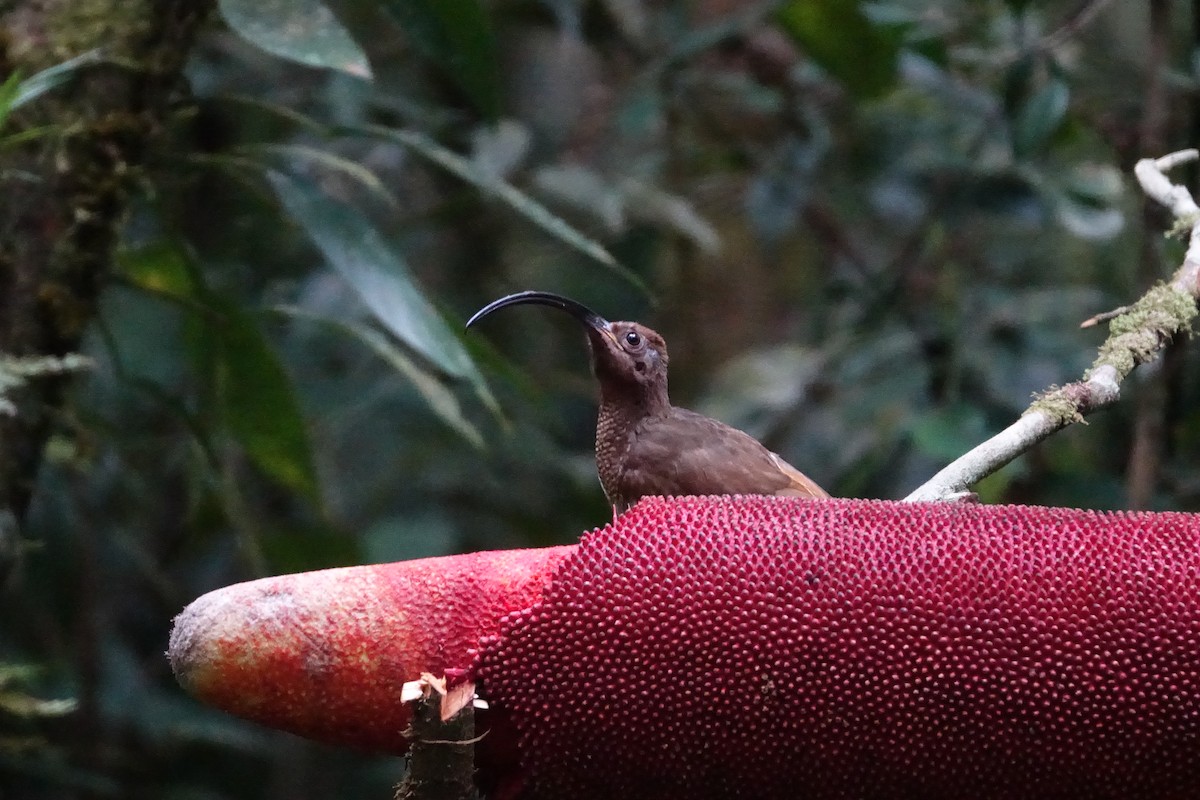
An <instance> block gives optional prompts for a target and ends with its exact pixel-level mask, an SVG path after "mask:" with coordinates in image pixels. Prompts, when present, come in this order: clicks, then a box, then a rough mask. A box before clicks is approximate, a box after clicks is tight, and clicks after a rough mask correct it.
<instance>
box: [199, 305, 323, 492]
mask: <svg viewBox="0 0 1200 800" xmlns="http://www.w3.org/2000/svg"><path fill="white" fill-rule="evenodd" d="M214 303H215V304H216V305H218V306H219V308H220V311H221V315H222V320H221V323H220V324H219V327H217V328H216V330H215V331H214V333H215V334H216V337H215V339H216V341H215V344H216V353H215V355H216V389H217V398H218V402H219V403H220V408H221V411H222V415H223V417H224V419H225V424H226V425H228V427H229V431H230V433H232V434H233V437H234V438H235V439H236V440H237V441H238V443H239V444H240V445H241V446H242V447H243V448H244V449H245V450H246V454H247V455H249V456H250V459H251V460H252V461H253V462H254V463H255V464H256V465H257V466H258V467H259V469H261V470H262V471H263V472H265V473H267V474H268V475H270V476H271V477H272V478H274V479H275V480H277V481H279V483H281V484H283V485H284V486H286V487H288V488H289V489H292V490H293V491H295V492H298V493H299V494H302V495H304V496H305V497H307V498H308V499H310V500H312V501H313V502H314V503H316V502H319V495H318V492H317V478H316V470H315V468H314V467H313V460H312V450H311V448H310V447H309V441H308V432H307V430H306V428H305V425H304V418H303V416H302V415H301V413H300V406H299V403H297V401H296V397H295V394H294V393H293V392H292V382H291V379H290V378H289V377H288V374H287V372H286V371H285V370H284V368H283V364H282V363H281V362H280V361H279V358H278V357H277V356H276V355H275V352H274V351H273V350H272V349H271V347H270V345H268V344H267V340H266V338H265V337H264V336H263V334H262V331H261V330H260V329H259V327H258V325H257V324H256V323H255V321H254V319H253V318H251V317H250V316H249V315H248V314H245V313H244V312H242V311H241V310H240V309H239V308H237V307H236V306H234V305H233V304H232V303H229V302H225V301H220V300H216V299H215V298H214Z"/></svg>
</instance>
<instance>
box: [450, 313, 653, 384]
mask: <svg viewBox="0 0 1200 800" xmlns="http://www.w3.org/2000/svg"><path fill="white" fill-rule="evenodd" d="M525 304H533V305H543V306H550V307H551V308H557V309H559V310H561V311H566V312H567V313H568V314H570V315H571V316H572V317H574V318H575V319H577V320H579V322H580V323H581V324H582V325H583V326H584V329H585V330H586V332H587V337H588V345H589V347H590V349H591V352H592V369H593V370H594V371H595V373H596V378H597V379H598V380H599V381H600V387H601V391H602V392H610V391H616V392H623V393H625V394H629V393H633V394H634V395H636V396H644V397H649V398H655V399H660V398H661V399H662V400H663V401H665V400H666V394H667V343H666V342H665V341H663V338H662V337H661V336H659V335H658V333H656V332H655V331H652V330H651V329H649V328H647V327H646V326H645V325H642V324H640V323H637V322H609V321H608V320H606V319H605V318H604V317H602V316H600V315H599V314H597V313H596V312H595V311H592V310H591V309H590V308H588V307H587V306H585V305H583V304H582V303H578V302H576V301H574V300H571V299H570V298H567V297H563V296H562V295H557V294H552V293H550V292H532V291H531V292H518V293H516V294H510V295H508V296H506V297H501V298H500V299H499V300H495V301H493V302H491V303H488V304H487V305H486V306H484V307H483V308H481V309H480V310H479V311H477V312H475V315H474V316H473V317H471V319H470V320H468V321H467V327H468V328H469V327H471V326H472V325H474V324H475V323H476V322H478V321H479V320H481V319H483V318H484V317H485V316H487V315H488V314H491V313H492V312H493V311H497V310H499V309H501V308H506V307H508V306H515V305H525Z"/></svg>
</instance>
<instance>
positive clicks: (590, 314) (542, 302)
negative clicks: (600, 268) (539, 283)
mask: <svg viewBox="0 0 1200 800" xmlns="http://www.w3.org/2000/svg"><path fill="white" fill-rule="evenodd" d="M519 305H538V306H550V307H551V308H557V309H561V310H563V311H565V312H567V313H568V314H570V315H571V316H573V317H575V319H577V320H579V321H580V322H582V323H583V324H584V325H587V326H588V327H589V328H595V329H597V330H599V329H601V328H607V327H608V320H606V319H605V318H604V317H602V316H600V315H599V314H597V313H596V312H595V311H592V310H591V309H590V308H588V307H587V306H585V305H583V304H582V303H577V302H575V301H574V300H572V299H570V298H569V297H563V296H562V295H561V294H553V293H551V292H533V291H528V292H517V293H516V294H510V295H507V296H505V297H501V298H500V299H499V300H493V301H492V302H490V303H488V304H487V305H486V306H484V307H483V308H481V309H479V310H478V311H476V312H475V314H474V316H472V317H471V318H470V319H469V320H467V327H468V328H469V327H471V326H472V325H474V324H475V323H476V322H479V320H481V319H483V318H484V317H486V316H487V315H488V314H491V313H492V312H493V311H499V310H500V309H502V308H507V307H508V306H519Z"/></svg>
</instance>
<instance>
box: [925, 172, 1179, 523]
mask: <svg viewBox="0 0 1200 800" xmlns="http://www.w3.org/2000/svg"><path fill="white" fill-rule="evenodd" d="M1198 157H1200V153H1197V151H1195V150H1182V151H1180V152H1178V153H1172V154H1170V155H1167V156H1163V157H1162V158H1159V159H1143V160H1141V161H1139V162H1138V164H1137V166H1136V167H1135V169H1134V172H1135V174H1136V175H1137V178H1138V182H1139V183H1140V185H1141V187H1142V190H1143V191H1144V192H1145V193H1146V194H1147V195H1148V196H1149V197H1151V198H1152V199H1154V200H1156V201H1158V202H1159V203H1162V204H1163V205H1165V206H1166V207H1167V208H1169V209H1170V210H1171V213H1172V214H1173V215H1174V216H1175V218H1176V226H1175V228H1174V229H1173V231H1175V230H1176V229H1178V228H1179V227H1180V225H1181V224H1184V223H1186V225H1187V226H1188V228H1187V231H1188V236H1189V246H1188V251H1187V254H1186V255H1185V256H1184V260H1183V264H1182V265H1181V266H1180V267H1179V269H1178V270H1176V272H1175V274H1174V275H1173V276H1172V277H1171V280H1170V281H1167V282H1165V283H1160V284H1158V285H1156V286H1154V287H1153V288H1151V289H1150V290H1149V291H1147V292H1146V293H1145V294H1144V295H1142V297H1141V298H1140V299H1139V300H1138V301H1137V302H1136V303H1134V304H1133V305H1131V306H1129V307H1128V308H1127V309H1124V310H1123V311H1122V312H1121V313H1120V314H1116V315H1115V316H1113V317H1112V320H1111V322H1110V323H1109V336H1108V339H1106V340H1105V342H1104V344H1102V345H1101V346H1100V348H1099V350H1098V352H1097V355H1096V360H1095V361H1094V362H1093V363H1092V366H1091V367H1090V368H1089V369H1088V370H1087V372H1085V373H1084V375H1083V377H1082V378H1081V379H1080V380H1078V381H1075V382H1073V383H1069V384H1067V385H1065V386H1061V387H1053V388H1051V389H1050V390H1048V391H1047V392H1045V393H1044V394H1041V395H1039V396H1038V397H1037V398H1036V399H1035V400H1034V401H1033V403H1031V404H1030V406H1029V408H1028V409H1026V411H1025V413H1024V414H1022V415H1021V417H1020V419H1018V420H1017V421H1016V422H1014V423H1013V424H1012V425H1010V426H1009V427H1007V428H1005V429H1004V430H1003V431H1001V432H1000V433H998V434H996V435H995V436H993V437H992V438H991V439H988V440H987V441H985V442H983V443H982V444H980V445H978V446H977V447H975V448H974V449H972V450H971V451H970V452H968V453H966V454H964V455H962V456H960V457H959V458H958V459H956V460H955V461H954V462H952V463H951V464H949V465H948V466H946V467H945V468H943V469H942V470H941V471H939V472H938V473H937V474H936V475H934V476H933V477H932V478H930V479H929V480H928V481H926V482H925V483H924V484H922V485H921V486H919V487H918V488H917V489H915V490H914V491H913V492H912V493H910V494H909V495H908V497H906V498H904V499H905V500H910V501H915V500H943V499H947V498H950V497H954V496H958V495H961V494H962V493H963V492H965V491H966V490H967V489H969V488H970V487H971V486H973V485H974V484H975V483H977V482H978V481H980V480H981V479H983V478H985V477H987V476H988V475H990V474H992V473H993V472H995V471H997V470H998V469H1000V468H1001V467H1003V466H1004V465H1005V464H1008V463H1009V462H1010V461H1012V460H1013V459H1014V458H1016V457H1017V456H1019V455H1020V454H1021V453H1023V452H1025V451H1026V450H1028V449H1029V448H1031V447H1033V446H1034V445H1035V444H1037V443H1038V442H1040V441H1042V440H1043V439H1045V438H1046V437H1048V436H1050V435H1051V434H1053V433H1054V432H1055V431H1058V430H1061V429H1062V428H1065V427H1067V426H1068V425H1071V424H1074V423H1077V422H1083V421H1084V417H1085V416H1087V415H1088V414H1090V413H1091V412H1093V411H1096V410H1098V409H1101V408H1104V407H1106V406H1110V405H1112V404H1113V403H1115V402H1117V400H1118V399H1119V398H1120V395H1121V389H1120V385H1121V381H1123V380H1124V379H1125V378H1126V377H1127V376H1128V375H1129V373H1130V372H1132V371H1133V370H1134V369H1135V368H1136V367H1137V366H1138V365H1140V364H1145V363H1147V362H1149V361H1153V360H1154V359H1155V358H1157V357H1158V354H1159V353H1160V352H1161V351H1162V349H1163V348H1164V347H1166V345H1167V343H1168V342H1170V341H1171V340H1172V339H1174V338H1175V337H1176V336H1177V335H1179V334H1180V333H1184V332H1188V331H1190V330H1191V324H1192V320H1193V319H1195V317H1196V313H1197V309H1196V301H1197V299H1198V298H1200V207H1197V205H1196V203H1195V201H1194V200H1193V199H1192V195H1191V192H1189V191H1188V189H1187V188H1186V187H1183V186H1179V185H1176V184H1172V183H1171V182H1170V180H1169V179H1167V177H1166V175H1165V174H1164V172H1165V171H1166V170H1168V169H1171V168H1173V167H1176V166H1178V165H1180V164H1183V163H1187V162H1189V161H1193V160H1196V159H1197V158H1198Z"/></svg>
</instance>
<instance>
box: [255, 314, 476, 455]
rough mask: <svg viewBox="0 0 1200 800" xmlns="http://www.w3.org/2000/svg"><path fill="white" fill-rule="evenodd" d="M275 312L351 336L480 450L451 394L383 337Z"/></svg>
mask: <svg viewBox="0 0 1200 800" xmlns="http://www.w3.org/2000/svg"><path fill="white" fill-rule="evenodd" d="M274 310H275V311H278V312H279V313H281V314H286V315H288V316H290V317H295V318H297V319H306V320H311V321H313V322H319V323H321V324H322V325H326V326H329V327H331V328H333V329H335V330H337V331H339V332H341V333H343V334H346V335H349V336H353V337H354V338H355V339H358V340H359V341H360V342H362V343H363V344H365V345H366V346H367V347H369V348H371V350H373V351H374V352H375V354H376V355H378V356H379V357H380V358H382V359H383V360H384V361H386V362H387V363H388V364H389V365H391V367H392V368H393V369H395V370H396V371H397V372H399V373H400V374H401V375H403V376H404V377H405V378H407V379H408V380H409V382H411V383H412V385H413V386H414V387H415V388H416V390H417V392H418V393H419V394H420V395H421V398H422V399H423V400H424V401H425V402H426V403H427V404H428V405H429V408H430V410H432V411H433V413H434V414H436V415H437V416H438V418H439V419H441V420H442V422H444V423H446V425H448V426H449V427H450V428H451V429H452V430H454V432H455V433H457V434H459V435H460V436H462V437H463V438H464V439H466V440H467V441H468V442H470V443H471V444H472V445H473V446H474V447H476V448H479V449H483V447H484V443H483V436H482V435H481V434H480V433H479V430H478V429H477V428H476V427H475V426H474V425H472V424H471V423H470V421H469V420H467V418H466V417H465V416H464V415H463V412H462V406H461V405H460V404H459V402H458V398H457V397H455V396H454V392H452V391H450V389H449V388H448V387H447V386H446V385H445V384H444V383H442V382H441V381H439V380H438V379H437V377H436V376H434V375H431V374H429V372H428V371H426V370H424V369H421V367H420V365H418V364H417V363H416V362H415V361H413V360H412V359H411V358H409V357H408V356H407V355H405V354H404V352H403V351H401V350H400V348H398V347H396V346H395V345H394V344H392V342H391V341H390V340H389V339H388V338H387V336H385V335H384V334H383V333H381V332H379V331H377V330H375V329H374V328H371V327H368V326H367V325H363V324H361V323H358V322H343V321H341V320H338V319H333V318H331V317H324V316H321V315H319V314H313V313H312V312H309V311H306V310H304V309H302V308H295V307H292V306H276V307H275V309H274Z"/></svg>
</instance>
